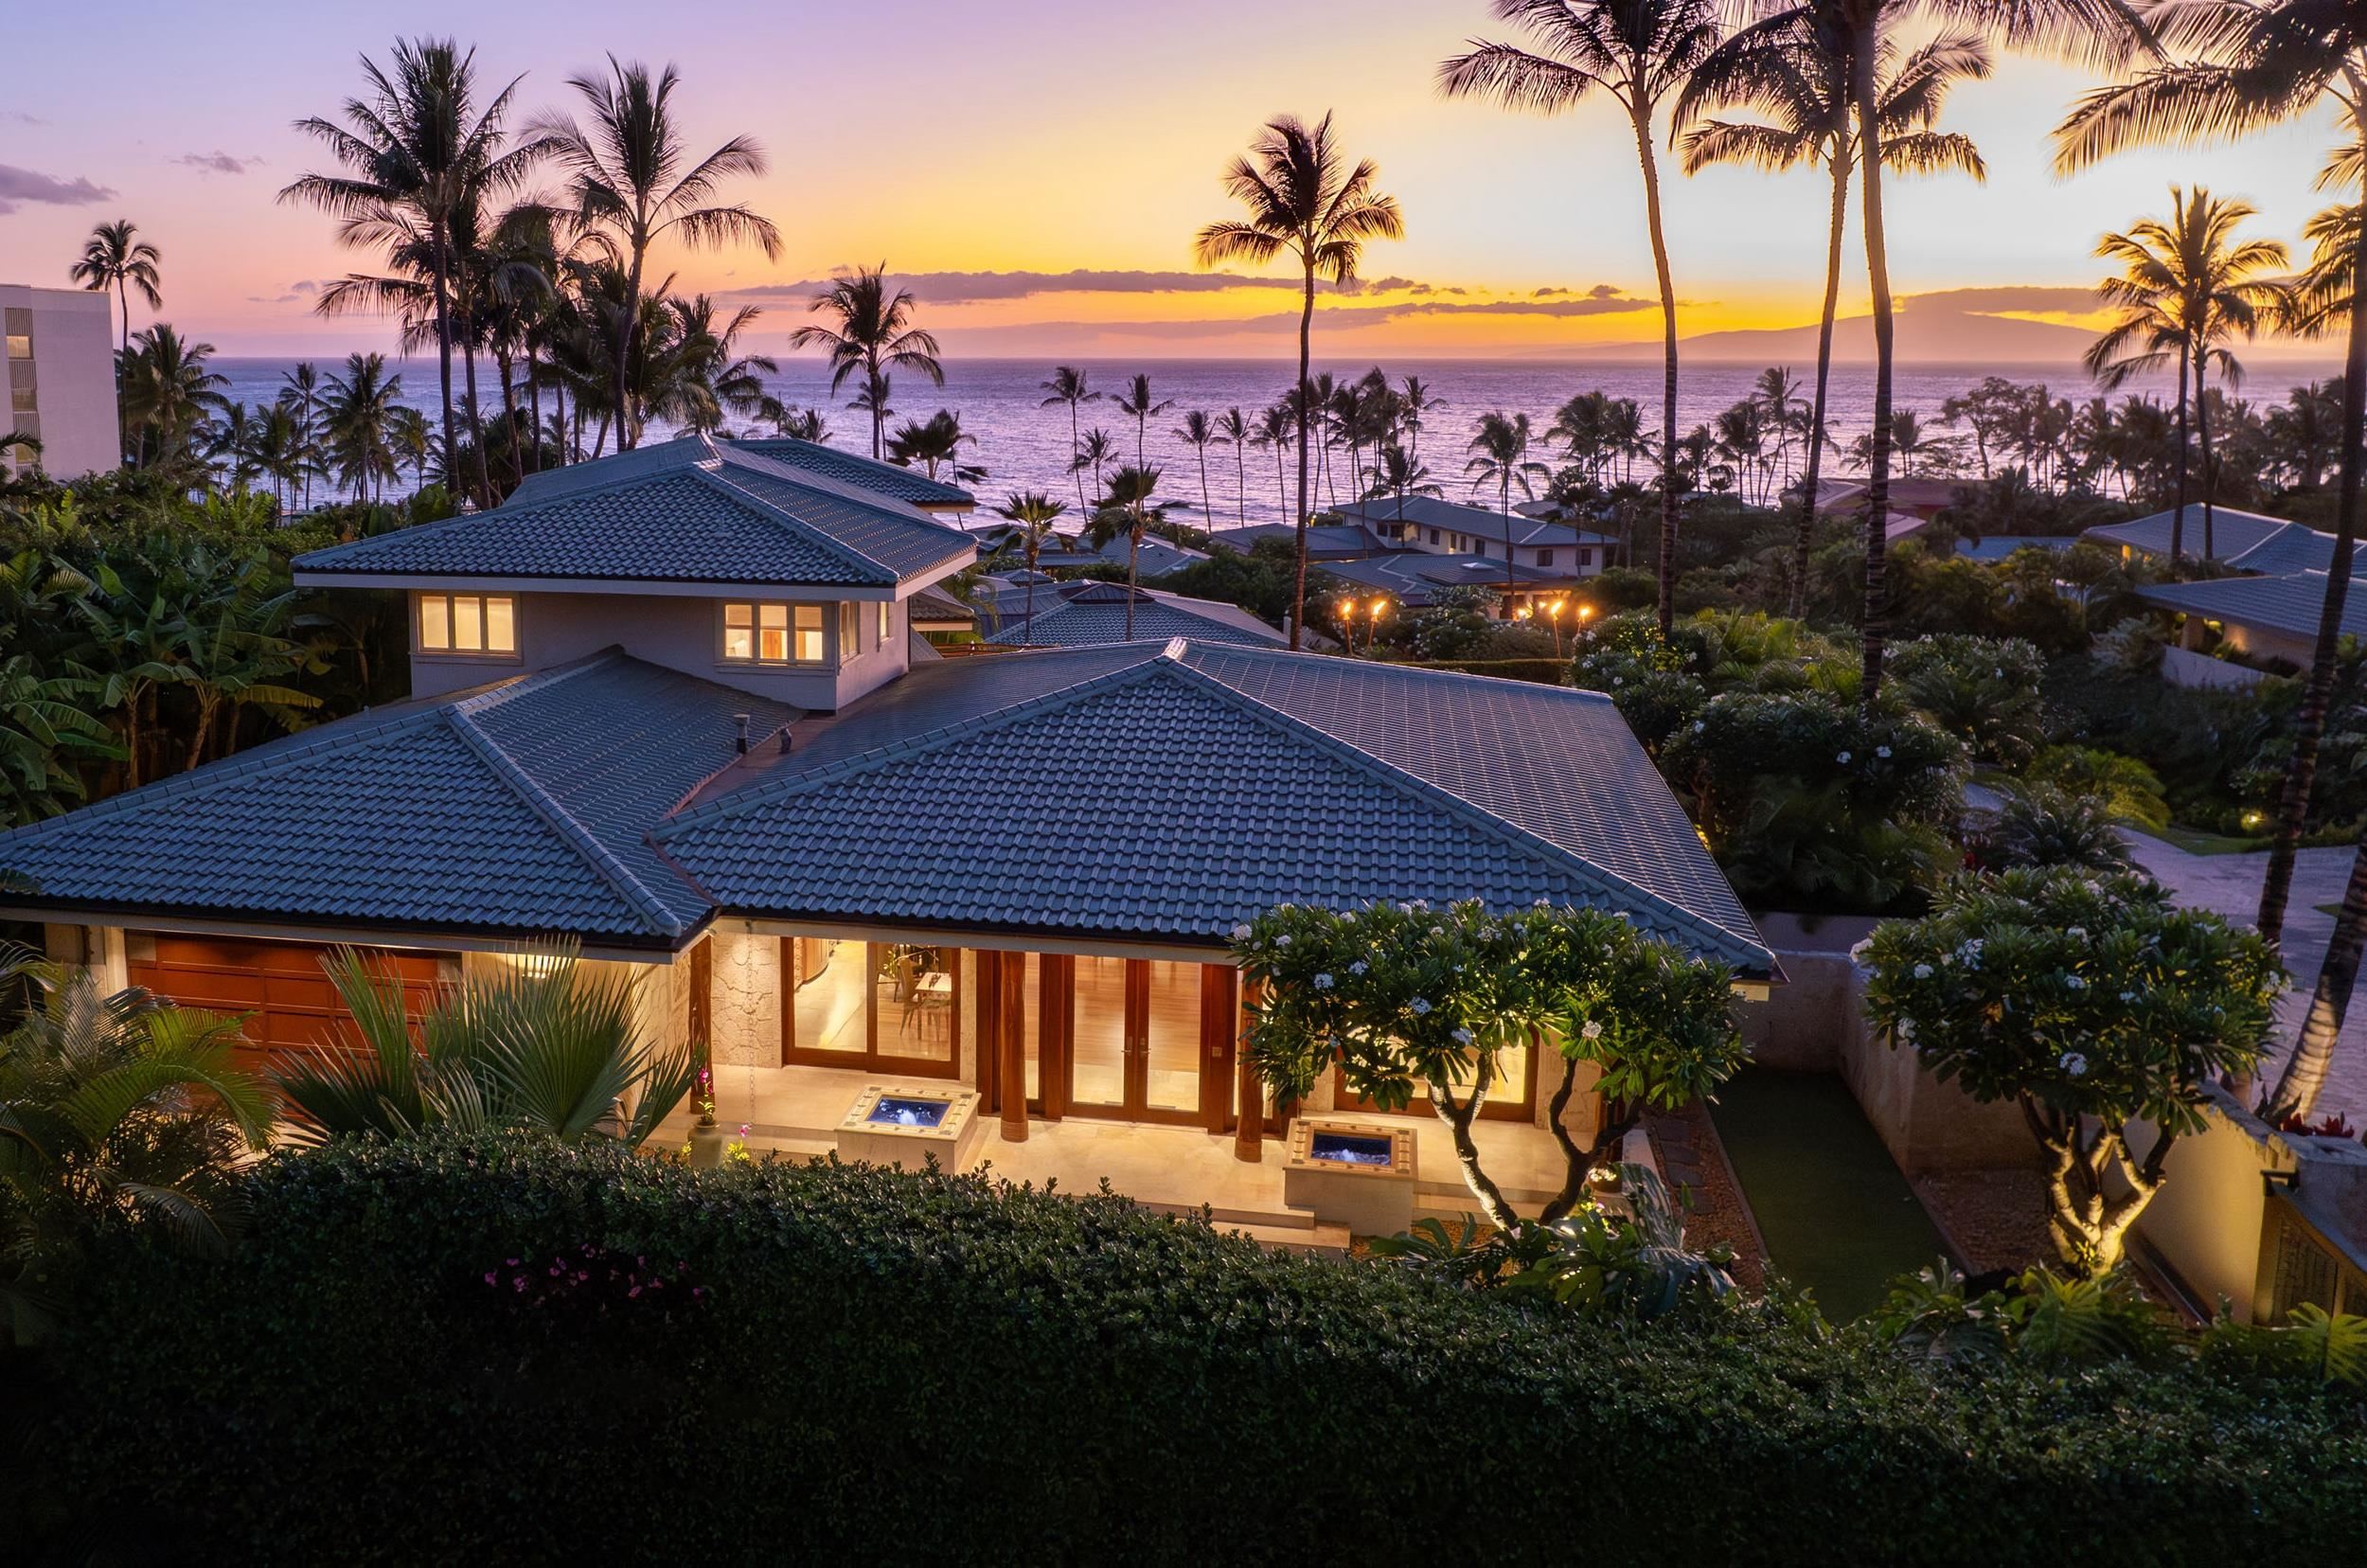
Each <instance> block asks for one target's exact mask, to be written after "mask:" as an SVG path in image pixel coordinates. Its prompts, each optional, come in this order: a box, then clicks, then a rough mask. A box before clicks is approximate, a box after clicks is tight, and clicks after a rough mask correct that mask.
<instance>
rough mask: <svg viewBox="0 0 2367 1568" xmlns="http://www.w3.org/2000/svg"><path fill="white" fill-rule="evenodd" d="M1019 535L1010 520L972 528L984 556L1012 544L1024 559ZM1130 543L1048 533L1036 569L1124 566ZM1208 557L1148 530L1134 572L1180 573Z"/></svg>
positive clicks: (1014, 555)
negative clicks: (1102, 541)
mask: <svg viewBox="0 0 2367 1568" xmlns="http://www.w3.org/2000/svg"><path fill="white" fill-rule="evenodd" d="M1017 534H1018V530H1017V528H1016V526H1014V525H1012V524H1008V523H999V524H990V525H988V526H984V527H980V528H976V529H974V530H972V536H973V537H974V538H975V539H976V540H977V541H978V550H979V553H980V554H981V555H986V556H992V555H995V554H998V553H1000V552H1001V551H1002V550H1003V549H1004V548H1005V547H1006V545H1008V546H1010V547H1011V554H1012V558H1013V559H1014V560H1024V559H1025V557H1024V556H1023V555H1022V554H1021V553H1020V551H1019V549H1018V547H1017V543H1016V541H1017ZM1126 545H1127V540H1126V536H1125V535H1124V534H1119V535H1117V536H1115V537H1114V538H1112V540H1111V541H1110V542H1109V543H1106V544H1100V545H1095V543H1092V542H1091V541H1090V540H1087V539H1085V538H1084V537H1083V536H1081V535H1078V534H1064V533H1059V532H1055V533H1053V534H1051V535H1049V536H1047V537H1046V538H1045V540H1044V542H1043V543H1042V545H1041V548H1039V549H1038V550H1037V552H1036V568H1037V570H1039V571H1043V572H1074V571H1082V570H1084V569H1085V568H1087V567H1091V566H1116V567H1121V568H1123V567H1124V566H1125V565H1126ZM1207 559H1208V552H1207V551H1205V550H1195V549H1192V548H1190V547H1189V546H1187V545H1183V544H1178V543H1175V541H1173V540H1171V539H1164V538H1162V537H1160V536H1159V535H1158V534H1155V533H1148V532H1146V533H1145V534H1144V535H1143V543H1142V546H1141V548H1140V549H1138V550H1137V551H1136V552H1135V559H1134V575H1135V576H1136V577H1137V578H1140V579H1146V580H1147V579H1152V578H1163V577H1166V575H1167V574H1168V573H1169V572H1180V571H1182V570H1183V569H1184V567H1186V566H1189V565H1191V564H1192V563H1193V562H1195V561H1205V560H1207Z"/></svg>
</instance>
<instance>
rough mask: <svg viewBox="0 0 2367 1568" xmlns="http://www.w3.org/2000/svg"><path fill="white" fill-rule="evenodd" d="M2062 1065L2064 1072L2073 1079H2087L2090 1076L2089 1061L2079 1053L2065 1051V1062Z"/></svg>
mask: <svg viewBox="0 0 2367 1568" xmlns="http://www.w3.org/2000/svg"><path fill="white" fill-rule="evenodd" d="M2060 1065H2061V1067H2062V1069H2063V1071H2065V1072H2066V1073H2069V1074H2070V1075H2071V1076H2072V1077H2073V1078H2085V1077H2087V1076H2088V1059H2087V1058H2086V1057H2084V1056H2081V1055H2080V1054H2079V1053H2078V1052H2077V1051H2065V1052H2064V1053H2063V1060H2062V1061H2061V1063H2060Z"/></svg>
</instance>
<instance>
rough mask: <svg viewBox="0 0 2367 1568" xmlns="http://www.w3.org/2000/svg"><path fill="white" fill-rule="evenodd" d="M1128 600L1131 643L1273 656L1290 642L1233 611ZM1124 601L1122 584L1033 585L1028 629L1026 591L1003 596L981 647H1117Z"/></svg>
mask: <svg viewBox="0 0 2367 1568" xmlns="http://www.w3.org/2000/svg"><path fill="white" fill-rule="evenodd" d="M1133 597H1134V634H1133V640H1134V641H1136V642H1162V643H1163V642H1166V640H1167V639H1168V638H1170V637H1189V638H1191V639H1192V640H1193V641H1194V642H1208V643H1239V644H1244V645H1246V646H1249V647H1252V648H1279V647H1281V646H1282V645H1283V643H1284V642H1286V641H1288V640H1289V639H1287V638H1286V637H1285V636H1284V635H1283V634H1282V633H1280V632H1278V631H1276V630H1274V629H1273V628H1272V627H1271V626H1268V625H1267V624H1266V623H1265V622H1264V621H1261V620H1259V619H1258V618H1257V617H1256V616H1255V615H1251V614H1250V613H1249V612H1248V611H1246V610H1243V609H1241V608H1240V607H1239V606H1238V605H1232V604H1219V603H1217V602H1215V601H1213V600H1210V599H1197V598H1186V597H1184V596H1183V595H1181V594H1163V593H1160V592H1158V591H1157V590H1155V589H1150V588H1138V589H1136V590H1134V596H1133ZM1126 600H1127V588H1126V584H1125V583H1123V582H1099V581H1088V582H1063V583H1054V584H1047V583H1041V582H1040V583H1038V584H1037V585H1036V595H1035V601H1034V602H1035V618H1034V619H1033V621H1030V620H1029V619H1028V618H1027V607H1028V597H1027V592H1026V589H1025V588H1024V587H1020V588H1014V589H1009V590H1006V591H1004V592H1002V593H998V594H997V595H996V596H995V601H994V602H995V613H996V617H997V618H996V621H995V624H994V625H993V626H992V627H991V628H988V629H987V631H986V640H987V641H988V642H990V643H998V644H1001V645H1002V646H1004V647H1006V648H1025V647H1033V648H1078V647H1082V646H1084V645H1086V644H1088V643H1111V642H1116V641H1118V640H1119V639H1121V638H1123V637H1125V636H1126V634H1127V633H1126Z"/></svg>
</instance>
